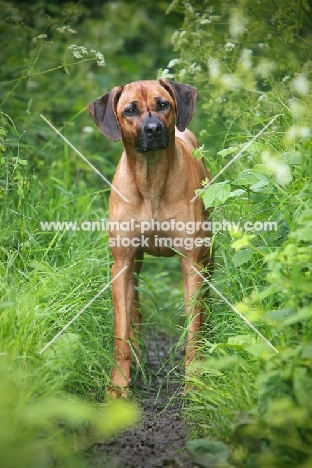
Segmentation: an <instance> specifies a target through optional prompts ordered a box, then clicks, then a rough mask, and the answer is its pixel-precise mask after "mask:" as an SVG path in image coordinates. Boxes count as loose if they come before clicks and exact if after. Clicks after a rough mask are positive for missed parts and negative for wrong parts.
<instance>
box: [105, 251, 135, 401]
mask: <svg viewBox="0 0 312 468" xmlns="http://www.w3.org/2000/svg"><path fill="white" fill-rule="evenodd" d="M113 256H114V258H115V263H114V265H113V267H112V278H113V279H114V278H115V277H116V276H117V274H118V273H119V272H120V271H121V270H122V269H123V268H124V267H125V266H127V268H126V269H125V271H124V272H123V273H122V274H121V275H119V276H118V278H116V280H115V281H113V283H112V297H113V307H114V358H115V363H116V366H115V367H114V368H113V371H112V386H111V387H110V389H109V394H110V396H111V397H117V396H122V397H126V396H127V388H128V385H129V382H130V364H131V346H130V343H129V334H130V323H131V312H132V307H133V301H134V277H133V271H134V258H135V253H134V252H133V253H131V254H129V252H127V254H125V252H123V249H120V248H119V249H118V252H117V254H116V252H114V251H113Z"/></svg>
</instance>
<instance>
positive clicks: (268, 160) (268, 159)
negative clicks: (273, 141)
mask: <svg viewBox="0 0 312 468" xmlns="http://www.w3.org/2000/svg"><path fill="white" fill-rule="evenodd" d="M261 159H262V162H263V164H264V165H265V166H266V168H267V169H268V170H269V171H270V172H271V173H272V174H273V175H274V177H275V180H276V182H277V183H278V184H279V185H287V184H289V183H290V182H291V180H292V176H291V171H290V168H289V166H288V164H286V163H285V162H284V161H281V160H280V159H278V158H276V157H273V156H272V155H271V154H270V152H269V151H262V153H261Z"/></svg>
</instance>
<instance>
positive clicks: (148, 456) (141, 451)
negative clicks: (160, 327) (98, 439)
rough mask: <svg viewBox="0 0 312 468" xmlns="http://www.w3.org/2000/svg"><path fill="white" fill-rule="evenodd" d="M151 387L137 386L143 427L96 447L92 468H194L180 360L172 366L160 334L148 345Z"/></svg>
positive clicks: (167, 344)
mask: <svg viewBox="0 0 312 468" xmlns="http://www.w3.org/2000/svg"><path fill="white" fill-rule="evenodd" d="M147 349H148V363H147V373H148V378H149V379H150V381H149V382H148V384H144V383H142V382H136V384H135V390H136V392H137V390H138V389H139V391H140V397H141V399H142V401H141V406H142V410H143V411H142V412H143V418H142V421H141V422H140V424H139V425H138V426H136V427H134V428H132V429H130V430H128V431H126V432H124V433H123V434H121V435H120V436H119V437H118V438H117V439H115V440H111V441H108V442H105V443H103V444H97V445H96V447H94V448H93V453H92V454H91V453H90V454H89V457H88V463H89V464H90V468H99V467H102V468H106V467H107V468H159V467H170V468H181V467H183V468H192V467H193V464H192V463H191V461H190V457H189V455H188V453H187V452H186V450H185V442H186V438H187V426H186V423H185V422H184V421H182V419H181V416H180V415H181V407H182V401H181V398H180V396H179V394H180V391H181V377H180V378H179V375H180V376H181V371H182V368H181V360H182V355H181V354H180V355H177V356H176V357H175V358H173V359H172V360H171V362H170V360H168V357H169V349H170V340H169V338H168V336H167V335H165V334H163V333H161V334H159V335H158V336H157V338H156V339H155V338H153V339H151V338H150V339H149V340H148V342H147Z"/></svg>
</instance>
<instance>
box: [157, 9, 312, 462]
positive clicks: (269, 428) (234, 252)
mask: <svg viewBox="0 0 312 468" xmlns="http://www.w3.org/2000/svg"><path fill="white" fill-rule="evenodd" d="M171 8H172V9H177V10H179V11H180V12H183V13H184V14H185V21H184V24H183V27H182V28H181V30H180V31H178V32H176V33H175V35H174V37H173V43H174V46H175V49H176V51H177V52H178V53H179V57H178V58H177V59H176V60H174V61H172V62H171V63H169V65H168V68H167V69H165V70H163V72H162V75H163V76H167V77H168V76H169V77H170V76H172V77H173V76H174V78H175V79H176V80H183V81H185V82H191V83H193V84H194V85H195V86H197V87H198V91H199V93H198V94H199V104H200V110H199V118H200V120H201V124H198V122H197V125H198V126H200V125H201V128H202V131H201V132H200V134H201V142H202V143H204V147H201V149H200V152H201V155H202V156H203V157H204V158H205V159H206V160H207V166H208V167H209V169H210V170H211V174H212V176H213V177H214V176H216V177H217V179H216V180H215V181H214V182H213V184H211V185H209V186H208V187H207V188H206V189H205V191H204V192H203V193H202V195H201V196H202V198H203V201H204V203H205V206H206V207H207V208H208V207H214V212H213V220H214V221H215V222H217V223H219V224H218V226H219V228H218V229H216V230H215V233H214V246H215V266H216V268H215V274H214V280H213V284H214V285H215V286H216V287H217V289H218V290H219V291H221V292H222V294H223V296H225V298H226V299H227V300H229V301H230V303H232V304H234V306H235V308H236V310H237V311H238V312H239V314H243V316H244V317H245V318H246V319H247V320H248V321H249V322H250V323H251V324H252V325H254V326H255V327H256V328H257V329H258V330H259V331H260V332H261V333H262V334H263V335H264V336H265V337H266V338H267V339H268V340H269V341H270V342H271V343H273V345H274V347H275V351H274V350H273V348H272V349H270V347H269V346H268V345H267V344H266V343H265V342H261V341H260V338H259V337H257V335H255V334H253V332H251V331H249V329H248V325H247V324H246V323H243V322H242V320H241V318H240V316H239V315H238V314H235V312H234V310H231V309H229V308H228V305H226V304H225V303H224V301H223V299H222V298H220V297H219V296H218V295H217V294H215V293H212V298H211V299H210V308H211V310H213V314H211V317H209V321H207V333H206V337H205V339H203V347H202V352H203V355H204V356H205V360H204V362H203V363H202V364H199V365H198V369H197V372H195V373H194V375H191V376H190V382H191V383H192V389H191V390H190V393H189V395H188V397H189V402H190V408H189V410H188V414H189V415H190V416H191V417H192V418H193V419H194V420H195V423H197V429H196V431H194V436H195V437H199V436H205V437H212V438H214V439H218V438H222V439H223V440H224V441H228V442H229V443H230V446H231V455H230V458H229V460H228V463H229V464H230V465H231V466H234V465H235V466H239V467H243V466H246V467H251V466H252V467H257V466H259V467H263V466H265V467H270V466H272V467H273V466H274V467H280V468H282V467H288V466H298V467H299V466H300V467H308V466H310V464H311V461H312V453H311V405H310V403H309V401H308V397H307V395H308V394H309V389H310V387H311V382H312V380H311V379H312V356H311V343H312V342H311V320H312V312H311V298H312V296H311V265H312V256H311V255H312V254H311V252H312V251H311V240H312V239H311V232H312V229H311V228H312V225H311V219H312V218H311V213H312V211H311V209H312V203H311V200H312V197H311V195H312V193H311V181H310V176H311V173H312V165H311V149H312V141H311V117H312V107H311V102H312V100H311V97H312V96H311V82H312V76H311V74H312V66H311V61H310V59H309V50H310V49H311V43H312V35H311V5H310V3H309V2H307V1H302V2H298V3H296V2H279V1H278V2H271V1H270V0H263V1H261V2H256V3H255V2H249V1H248V0H247V1H245V0H244V1H240V2H238V4H235V5H233V2H229V1H227V0H223V1H221V2H214V1H209V2H208V1H207V2H197V1H195V0H194V1H190V2H186V1H183V0H176V1H174V2H173V4H172V6H171ZM275 116H277V117H275ZM274 117H275V120H274V122H271V124H270V126H268V128H267V129H265V131H264V132H263V133H262V134H259V135H258V137H257V139H255V140H254V141H252V142H251V139H252V137H254V136H255V135H256V134H257V133H258V132H260V131H261V130H262V129H263V127H264V126H265V125H266V124H268V123H269V122H270V121H271V119H272V118H274ZM206 124H207V125H206ZM204 148H205V149H204ZM207 153H208V157H207V156H206V154H207ZM225 166H226V168H225V170H224V171H222V173H221V174H220V175H218V173H219V171H220V169H221V168H223V167H225ZM206 183H207V181H206V182H204V185H205V184H206ZM196 387H197V388H198V390H196ZM199 464H200V465H201V466H205V464H201V463H199ZM215 466H218V465H217V464H216V465H215ZM225 466H228V465H225Z"/></svg>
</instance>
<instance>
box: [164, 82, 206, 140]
mask: <svg viewBox="0 0 312 468" xmlns="http://www.w3.org/2000/svg"><path fill="white" fill-rule="evenodd" d="M159 82H160V84H161V85H162V86H163V87H164V88H165V89H166V90H167V91H168V92H169V93H170V94H171V96H172V97H173V99H174V100H175V103H176V127H177V129H178V130H180V132H184V130H185V129H186V127H187V126H188V124H189V123H190V121H191V120H192V117H193V115H194V111H195V103H196V95H197V89H196V88H195V87H194V86H190V85H185V84H181V83H176V82H175V81H168V80H159Z"/></svg>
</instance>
